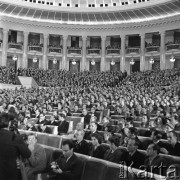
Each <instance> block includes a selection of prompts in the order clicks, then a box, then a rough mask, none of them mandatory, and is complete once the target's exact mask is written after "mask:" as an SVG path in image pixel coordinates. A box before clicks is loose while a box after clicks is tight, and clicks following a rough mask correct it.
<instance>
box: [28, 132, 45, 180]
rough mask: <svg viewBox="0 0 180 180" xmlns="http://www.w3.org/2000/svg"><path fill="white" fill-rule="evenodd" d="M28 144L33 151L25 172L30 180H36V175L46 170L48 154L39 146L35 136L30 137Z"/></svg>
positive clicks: (30, 135)
mask: <svg viewBox="0 0 180 180" xmlns="http://www.w3.org/2000/svg"><path fill="white" fill-rule="evenodd" d="M27 143H28V148H29V150H30V151H31V157H30V158H29V159H27V161H26V162H25V171H26V174H27V179H28V180H36V174H37V173H39V172H42V171H43V170H44V169H45V168H46V165H47V159H46V152H45V150H44V148H43V147H42V146H40V145H39V144H37V138H36V135H35V134H29V135H28V140H27Z"/></svg>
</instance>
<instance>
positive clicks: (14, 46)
mask: <svg viewBox="0 0 180 180" xmlns="http://www.w3.org/2000/svg"><path fill="white" fill-rule="evenodd" d="M8 49H17V50H21V51H22V50H23V45H22V44H20V43H11V42H10V43H8Z"/></svg>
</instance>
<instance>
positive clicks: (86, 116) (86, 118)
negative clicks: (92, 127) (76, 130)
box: [81, 109, 91, 128]
mask: <svg viewBox="0 0 180 180" xmlns="http://www.w3.org/2000/svg"><path fill="white" fill-rule="evenodd" d="M81 117H84V128H88V126H89V123H90V119H91V115H90V114H88V111H87V109H83V111H82V114H81Z"/></svg>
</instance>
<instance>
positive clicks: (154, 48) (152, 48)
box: [146, 46, 160, 53]
mask: <svg viewBox="0 0 180 180" xmlns="http://www.w3.org/2000/svg"><path fill="white" fill-rule="evenodd" d="M146 52H147V53H148V52H160V47H159V46H149V47H146Z"/></svg>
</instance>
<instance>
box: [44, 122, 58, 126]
mask: <svg viewBox="0 0 180 180" xmlns="http://www.w3.org/2000/svg"><path fill="white" fill-rule="evenodd" d="M46 125H50V126H58V122H56V121H53V122H51V121H48V123H47V124H46Z"/></svg>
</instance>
